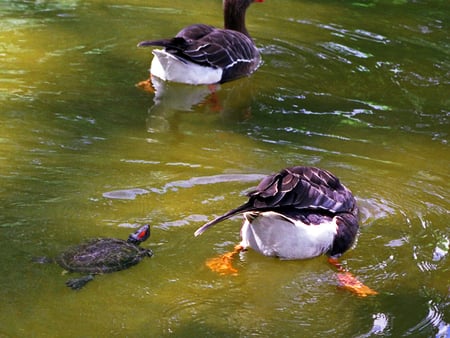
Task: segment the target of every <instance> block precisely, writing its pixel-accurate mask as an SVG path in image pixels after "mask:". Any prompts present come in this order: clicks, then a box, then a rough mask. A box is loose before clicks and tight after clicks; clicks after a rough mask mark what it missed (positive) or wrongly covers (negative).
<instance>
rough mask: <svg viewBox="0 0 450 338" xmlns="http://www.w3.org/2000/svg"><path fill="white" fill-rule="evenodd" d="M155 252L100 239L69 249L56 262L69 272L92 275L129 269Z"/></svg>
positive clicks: (110, 239)
mask: <svg viewBox="0 0 450 338" xmlns="http://www.w3.org/2000/svg"><path fill="white" fill-rule="evenodd" d="M152 255H153V252H152V251H151V250H148V249H143V248H140V247H138V246H137V245H135V244H132V243H128V242H127V241H124V240H121V239H115V238H98V239H93V240H90V241H88V242H85V243H82V244H80V245H77V246H74V247H71V248H69V249H68V250H66V251H64V252H63V253H61V254H60V255H59V256H58V257H57V258H56V262H57V263H58V264H59V265H60V266H61V267H63V268H64V269H65V270H67V271H69V272H83V273H90V274H100V273H109V272H114V271H119V270H123V269H127V268H129V267H131V266H133V265H135V264H137V263H139V262H140V261H141V260H142V258H144V257H146V256H152Z"/></svg>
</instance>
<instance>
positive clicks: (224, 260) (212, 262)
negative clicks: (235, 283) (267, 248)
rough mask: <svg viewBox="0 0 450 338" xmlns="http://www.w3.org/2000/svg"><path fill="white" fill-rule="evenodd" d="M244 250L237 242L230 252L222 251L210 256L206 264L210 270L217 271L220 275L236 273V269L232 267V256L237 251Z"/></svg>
mask: <svg viewBox="0 0 450 338" xmlns="http://www.w3.org/2000/svg"><path fill="white" fill-rule="evenodd" d="M243 250H245V248H244V247H243V246H242V245H240V244H238V245H236V246H235V247H234V250H233V251H231V252H227V253H224V254H223V255H220V256H219V257H214V258H210V259H208V260H207V261H206V266H207V267H208V268H210V269H211V270H212V271H214V272H217V273H219V274H221V275H237V272H238V271H237V269H235V268H234V267H233V265H232V264H231V261H232V260H233V257H234V256H235V255H236V254H238V253H239V252H241V251H243Z"/></svg>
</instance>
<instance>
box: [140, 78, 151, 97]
mask: <svg viewBox="0 0 450 338" xmlns="http://www.w3.org/2000/svg"><path fill="white" fill-rule="evenodd" d="M136 87H139V88H141V89H143V90H145V91H146V92H149V93H152V94H154V93H155V88H153V84H152V79H151V78H149V79H147V80H144V81H140V82H138V83H136Z"/></svg>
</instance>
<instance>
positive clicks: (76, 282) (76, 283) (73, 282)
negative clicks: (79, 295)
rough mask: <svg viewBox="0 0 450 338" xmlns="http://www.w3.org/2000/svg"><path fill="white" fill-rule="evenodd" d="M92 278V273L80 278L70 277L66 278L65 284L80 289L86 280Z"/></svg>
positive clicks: (88, 280) (73, 288)
mask: <svg viewBox="0 0 450 338" xmlns="http://www.w3.org/2000/svg"><path fill="white" fill-rule="evenodd" d="M93 279H94V275H86V276H83V277H80V278H71V279H69V280H67V282H66V285H67V286H68V287H69V288H72V290H80V289H81V288H82V287H83V286H85V285H86V284H87V283H88V282H90V281H91V280H93Z"/></svg>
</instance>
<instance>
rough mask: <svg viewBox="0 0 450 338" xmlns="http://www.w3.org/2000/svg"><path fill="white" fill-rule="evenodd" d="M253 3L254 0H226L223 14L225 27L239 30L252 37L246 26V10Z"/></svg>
mask: <svg viewBox="0 0 450 338" xmlns="http://www.w3.org/2000/svg"><path fill="white" fill-rule="evenodd" d="M251 3H252V0H224V1H223V15H224V23H225V25H224V26H225V29H231V30H234V31H238V32H241V33H243V34H245V35H247V36H248V37H250V35H249V34H248V31H247V28H246V27H245V12H246V11H247V8H248V6H250V4H251Z"/></svg>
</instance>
